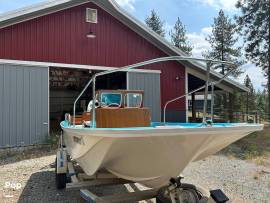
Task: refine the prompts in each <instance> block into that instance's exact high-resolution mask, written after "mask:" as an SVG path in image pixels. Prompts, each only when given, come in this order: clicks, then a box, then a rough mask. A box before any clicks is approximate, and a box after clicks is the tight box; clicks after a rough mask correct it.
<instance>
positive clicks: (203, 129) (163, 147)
mask: <svg viewBox="0 0 270 203" xmlns="http://www.w3.org/2000/svg"><path fill="white" fill-rule="evenodd" d="M175 58H177V59H178V60H180V57H175ZM162 60H163V59H162ZM164 60H165V59H164ZM155 61H159V60H155ZM148 63H150V62H149V61H148ZM143 64H145V63H143ZM139 65H142V64H141V63H140V64H137V65H132V66H128V67H124V68H123V69H124V70H128V69H129V68H134V67H138V66H139ZM208 71H209V70H208ZM111 72H112V71H107V72H106V71H105V73H98V74H99V75H102V74H108V73H111ZM98 74H96V75H95V77H93V78H92V79H91V80H90V81H89V83H88V84H87V86H86V88H87V87H88V86H89V85H90V83H93V98H92V101H91V105H90V106H92V107H91V108H90V110H89V111H90V112H85V113H84V114H83V115H81V116H76V113H75V105H76V102H77V101H78V98H79V97H80V96H81V95H82V93H83V92H84V91H85V90H86V88H85V89H84V90H83V91H82V93H81V94H80V95H79V97H78V98H77V100H76V101H75V103H74V113H73V116H71V115H69V114H67V115H66V119H65V121H62V122H61V128H62V129H63V132H64V133H63V139H64V144H65V146H66V150H67V152H68V154H69V155H70V156H71V158H72V159H73V160H75V161H76V162H77V163H78V164H79V165H80V167H81V168H82V169H83V171H84V172H85V173H86V174H87V175H89V176H92V175H94V174H96V173H97V172H98V171H99V170H102V169H106V170H107V171H109V172H110V173H112V174H114V175H115V176H117V177H119V178H121V179H125V180H130V181H133V182H138V183H141V184H142V185H144V186H147V187H150V188H160V187H162V186H164V185H166V184H168V183H169V180H170V178H171V177H177V176H179V175H180V174H181V172H182V171H183V170H184V169H185V168H186V166H187V165H188V164H189V163H191V162H193V161H198V160H202V159H204V158H206V157H207V156H209V155H212V154H214V153H216V152H218V151H220V150H221V149H223V148H224V147H226V146H228V145H230V144H231V143H233V142H235V141H237V140H239V139H241V138H243V137H245V136H246V135H248V134H250V133H252V132H255V131H260V130H262V129H263V125H262V124H250V123H213V122H212V121H211V120H207V119H206V118H205V117H204V121H203V122H202V123H169V122H166V120H165V119H166V117H164V122H151V115H150V110H149V108H147V107H144V104H143V95H144V92H143V91H141V90H99V91H97V92H96V91H95V80H96V77H97V76H99V75H98ZM207 81H208V79H207ZM208 85H210V84H208V83H206V87H208ZM204 87H205V86H204ZM205 91H206V95H207V94H208V92H207V91H208V88H205ZM179 98H180V97H179ZM174 100H175V99H174ZM93 101H95V102H93ZM164 115H165V114H164ZM204 115H205V112H204Z"/></svg>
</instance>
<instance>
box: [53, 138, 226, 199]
mask: <svg viewBox="0 0 270 203" xmlns="http://www.w3.org/2000/svg"><path fill="white" fill-rule="evenodd" d="M62 143H63V142H62V136H61V138H60V146H59V148H58V150H57V155H56V163H55V179H56V187H57V189H65V190H66V191H70V190H79V191H80V196H81V197H82V198H83V199H84V200H85V201H86V202H89V203H120V202H137V201H142V200H149V199H153V198H156V202H157V203H226V202H228V201H229V199H228V197H227V196H226V195H225V194H224V193H223V192H222V191H221V190H212V191H207V190H205V189H204V188H202V187H197V186H194V185H191V184H186V183H181V180H182V179H183V177H177V178H172V179H171V180H170V184H168V185H167V186H164V187H162V188H159V189H149V188H148V189H147V188H141V187H140V186H138V185H137V183H134V182H132V181H129V180H125V179H121V178H118V177H116V176H115V175H113V174H111V173H110V172H108V171H106V170H104V171H99V172H97V173H96V174H94V175H92V176H88V175H86V174H85V173H84V172H83V171H82V169H81V168H80V167H79V165H78V164H77V163H76V162H74V161H72V160H71V159H70V156H69V155H68V153H67V150H66V148H65V147H64V145H63V144H62ZM102 186H104V187H105V186H125V187H126V188H127V192H121V193H117V194H112V195H106V196H99V195H97V194H95V192H94V191H93V189H89V188H94V189H97V188H98V187H102ZM134 186H135V189H134Z"/></svg>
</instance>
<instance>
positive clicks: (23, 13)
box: [0, 0, 249, 91]
mask: <svg viewBox="0 0 270 203" xmlns="http://www.w3.org/2000/svg"><path fill="white" fill-rule="evenodd" d="M87 2H93V3H95V4H96V5H98V6H99V7H101V8H102V9H104V10H105V11H107V12H109V13H110V14H111V15H112V16H114V17H115V18H117V19H118V20H119V21H121V22H122V23H123V24H125V25H126V26H128V27H129V28H130V29H132V30H133V31H134V32H136V33H137V34H139V35H141V36H142V37H143V38H145V39H147V40H148V41H150V42H151V43H152V44H154V45H155V46H156V47H158V48H159V49H160V50H162V51H163V52H165V53H166V54H168V55H169V56H187V54H186V53H184V52H183V51H181V50H180V49H178V48H176V47H175V46H173V45H172V44H171V43H170V42H168V41H167V40H166V39H165V38H163V37H161V36H160V35H158V34H156V33H155V32H154V31H152V30H151V29H150V28H148V27H147V26H146V25H145V24H143V23H142V22H140V21H139V20H137V19H136V18H134V17H133V16H131V15H130V14H129V13H128V12H126V11H125V10H124V9H122V8H121V7H120V6H119V5H118V4H117V3H116V2H115V1H114V0H50V1H46V2H43V3H39V4H34V5H32V6H28V7H25V8H21V9H17V10H14V11H11V12H7V13H3V14H1V15H0V28H4V27H8V26H10V25H14V24H18V23H20V22H24V21H27V20H31V19H34V18H37V17H40V16H44V15H48V14H50V13H55V12H57V11H60V10H64V9H67V8H71V7H74V6H78V5H81V4H84V3H87ZM181 63H182V64H184V65H185V66H186V67H188V68H189V69H194V70H195V71H197V72H198V73H200V74H204V73H205V72H206V66H205V65H204V64H202V63H199V62H191V61H187V62H181ZM221 77H222V75H221V74H219V73H217V72H215V71H213V70H212V71H211V78H213V79H214V80H218V79H219V78H221ZM222 84H223V85H225V86H228V87H229V88H230V89H233V90H234V89H236V90H238V91H249V89H248V88H247V87H245V86H244V85H242V84H240V83H238V82H236V81H234V80H231V79H229V78H226V79H225V80H224V81H223V82H222Z"/></svg>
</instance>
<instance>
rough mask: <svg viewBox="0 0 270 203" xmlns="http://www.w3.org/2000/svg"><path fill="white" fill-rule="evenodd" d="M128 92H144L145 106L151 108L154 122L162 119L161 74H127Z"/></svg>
mask: <svg viewBox="0 0 270 203" xmlns="http://www.w3.org/2000/svg"><path fill="white" fill-rule="evenodd" d="M127 89H128V90H144V106H145V107H149V108H150V111H151V117H152V121H154V122H159V121H160V119H161V107H160V74H159V73H141V72H128V73H127Z"/></svg>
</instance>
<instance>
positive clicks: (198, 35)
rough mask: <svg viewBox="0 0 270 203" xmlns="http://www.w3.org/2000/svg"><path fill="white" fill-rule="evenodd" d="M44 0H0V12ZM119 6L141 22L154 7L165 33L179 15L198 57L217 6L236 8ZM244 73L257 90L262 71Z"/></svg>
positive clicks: (133, 0)
mask: <svg viewBox="0 0 270 203" xmlns="http://www.w3.org/2000/svg"><path fill="white" fill-rule="evenodd" d="M42 1H44V0H23V1H22V0H0V13H3V12H6V11H10V10H14V9H18V8H21V7H24V6H27V5H31V4H33V3H39V2H42ZM116 1H117V2H118V3H119V5H120V6H122V7H123V8H124V9H126V10H127V11H128V12H130V13H131V14H132V15H133V16H135V17H136V18H138V19H139V20H141V21H144V19H145V18H146V16H147V15H148V14H149V13H150V10H151V9H155V10H156V11H157V13H158V14H159V15H160V17H161V19H162V20H163V21H164V23H165V29H166V31H167V32H168V31H169V30H170V29H171V28H172V27H173V25H174V23H175V20H176V18H177V17H180V19H181V20H182V22H183V23H184V24H185V25H186V29H187V36H188V38H189V40H190V42H191V44H192V45H193V47H194V49H193V55H194V56H199V57H200V56H201V53H202V52H203V51H205V50H207V49H209V44H208V43H207V42H206V41H205V37H206V36H207V35H208V34H210V33H211V25H212V23H213V18H214V17H215V16H217V14H218V11H219V9H223V10H224V11H225V12H226V14H227V15H229V16H233V15H234V14H235V13H237V12H238V11H237V10H236V9H235V6H234V5H235V3H236V1H237V0H116ZM243 69H244V70H245V73H244V74H243V75H242V76H240V78H239V79H238V80H239V82H243V78H244V77H245V75H246V74H249V76H250V77H251V80H252V82H253V84H254V86H255V88H256V89H261V88H262V87H261V85H262V84H263V83H265V82H266V81H265V79H264V77H263V74H262V72H261V70H260V69H259V68H256V67H255V66H254V65H253V64H251V63H248V64H246V65H244V66H243Z"/></svg>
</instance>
